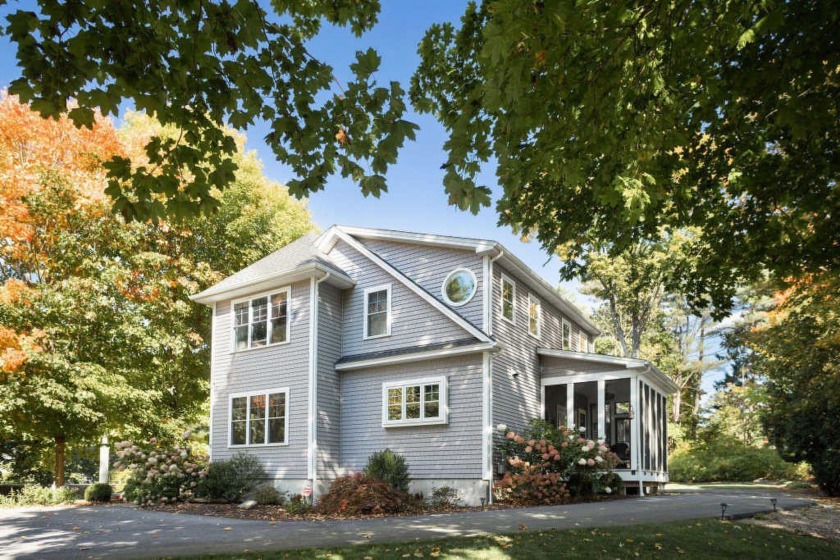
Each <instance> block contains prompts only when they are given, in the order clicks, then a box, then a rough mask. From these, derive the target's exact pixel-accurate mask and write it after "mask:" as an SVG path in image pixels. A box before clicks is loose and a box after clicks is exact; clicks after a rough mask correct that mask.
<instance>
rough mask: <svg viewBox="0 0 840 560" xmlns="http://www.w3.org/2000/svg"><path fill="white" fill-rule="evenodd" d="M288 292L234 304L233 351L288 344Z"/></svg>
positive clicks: (274, 293) (279, 292)
mask: <svg viewBox="0 0 840 560" xmlns="http://www.w3.org/2000/svg"><path fill="white" fill-rule="evenodd" d="M290 297H291V289H290V288H282V289H280V290H278V291H276V292H273V293H271V294H269V295H261V296H257V297H254V298H250V299H246V300H242V301H235V302H234V303H233V309H234V318H233V351H234V352H235V351H239V350H248V349H251V348H263V347H265V346H273V345H275V344H284V343H286V342H288V341H289V330H290V329H289V327H290V325H289V314H290V313H289V306H290V301H289V300H290Z"/></svg>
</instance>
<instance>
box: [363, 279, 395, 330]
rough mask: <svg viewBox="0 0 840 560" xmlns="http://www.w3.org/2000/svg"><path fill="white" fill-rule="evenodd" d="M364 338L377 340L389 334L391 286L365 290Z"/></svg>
mask: <svg viewBox="0 0 840 560" xmlns="http://www.w3.org/2000/svg"><path fill="white" fill-rule="evenodd" d="M364 322H365V325H364V328H365V336H364V338H378V337H380V336H388V335H390V334H391V285H390V284H388V285H385V286H377V287H375V288H368V289H367V290H365V321H364Z"/></svg>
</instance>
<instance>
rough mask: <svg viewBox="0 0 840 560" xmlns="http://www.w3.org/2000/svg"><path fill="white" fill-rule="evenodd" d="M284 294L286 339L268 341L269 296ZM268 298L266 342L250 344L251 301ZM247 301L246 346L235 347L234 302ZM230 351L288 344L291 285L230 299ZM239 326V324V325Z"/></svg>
mask: <svg viewBox="0 0 840 560" xmlns="http://www.w3.org/2000/svg"><path fill="white" fill-rule="evenodd" d="M284 292H285V294H286V340H284V341H282V342H269V341H270V340H271V297H272V296H276V295H277V294H282V293H284ZM262 297H264V298H268V317H267V318H266V321H267V325H266V338H265V340H266V344H265V345H264V346H251V324H252V323H251V309H252V306H251V302H252V301H253V300H255V299H259V298H262ZM245 302H247V303H248V322H247V325H248V347H247V348H242V349H239V350H238V349H237V348H236V327H237V325H236V304H238V303H245ZM230 321H231V327H230V352H231V353H235V352H249V351H251V350H259V349H261V348H270V347H272V346H282V345H284V344H288V343H289V342H291V341H292V287H291V286H283V287H282V288H278V289H275V290H271V291H268V292H263V293H260V294H255V295H252V296H248V297H246V298H239V299H235V300H232V301H231V302H230ZM240 326H241V325H240Z"/></svg>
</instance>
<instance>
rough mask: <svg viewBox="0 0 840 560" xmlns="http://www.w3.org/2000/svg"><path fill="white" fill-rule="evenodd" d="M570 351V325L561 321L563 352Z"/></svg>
mask: <svg viewBox="0 0 840 560" xmlns="http://www.w3.org/2000/svg"><path fill="white" fill-rule="evenodd" d="M571 349H572V325H571V324H569V322H568V321H566V320H565V319H563V350H571Z"/></svg>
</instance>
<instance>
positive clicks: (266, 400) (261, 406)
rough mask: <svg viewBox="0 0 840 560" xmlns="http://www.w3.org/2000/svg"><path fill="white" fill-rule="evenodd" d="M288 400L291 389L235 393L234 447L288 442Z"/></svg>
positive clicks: (232, 412)
mask: <svg viewBox="0 0 840 560" xmlns="http://www.w3.org/2000/svg"><path fill="white" fill-rule="evenodd" d="M288 403H289V390H288V389H272V390H269V391H258V392H252V393H240V394H236V395H231V396H230V446H231V447H234V446H241V445H285V444H286V443H288V440H287V434H288V431H289V429H288V428H289V415H288Z"/></svg>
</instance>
